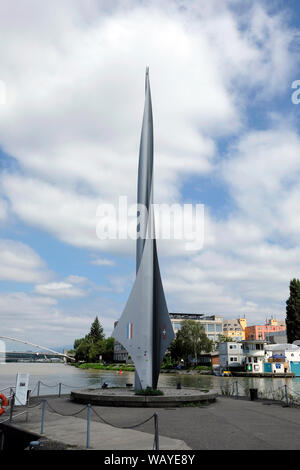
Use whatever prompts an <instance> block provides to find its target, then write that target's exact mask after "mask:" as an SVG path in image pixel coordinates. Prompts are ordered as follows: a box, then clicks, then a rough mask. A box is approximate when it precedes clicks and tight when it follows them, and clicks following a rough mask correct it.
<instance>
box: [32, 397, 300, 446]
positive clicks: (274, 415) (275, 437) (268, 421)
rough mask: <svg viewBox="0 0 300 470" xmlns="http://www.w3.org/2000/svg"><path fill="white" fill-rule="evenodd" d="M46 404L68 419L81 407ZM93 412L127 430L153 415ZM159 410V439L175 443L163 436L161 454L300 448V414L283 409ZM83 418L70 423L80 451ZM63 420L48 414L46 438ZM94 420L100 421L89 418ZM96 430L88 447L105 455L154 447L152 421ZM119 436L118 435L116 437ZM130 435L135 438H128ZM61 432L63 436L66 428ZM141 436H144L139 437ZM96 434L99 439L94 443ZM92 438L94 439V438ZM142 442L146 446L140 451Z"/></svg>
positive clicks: (242, 404)
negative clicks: (168, 451)
mask: <svg viewBox="0 0 300 470" xmlns="http://www.w3.org/2000/svg"><path fill="white" fill-rule="evenodd" d="M48 400H49V403H50V404H51V405H52V406H53V407H55V409H57V410H58V411H61V412H62V413H64V414H71V413H74V412H76V411H78V410H80V409H81V408H82V405H80V404H76V403H72V402H70V401H69V400H68V399H67V398H65V397H64V398H60V399H58V398H50V399H48ZM95 409H96V410H97V412H98V413H99V414H100V415H101V416H102V417H103V418H104V419H105V420H107V421H109V422H110V423H114V424H116V425H119V426H130V425H133V424H135V423H138V422H141V421H143V420H144V419H146V418H147V417H149V416H151V414H152V413H153V412H154V411H155V409H151V408H147V409H144V408H118V407H95ZM157 411H158V415H159V433H160V436H165V437H167V438H171V439H173V440H175V441H169V442H168V441H167V440H165V441H164V440H163V438H162V437H161V438H160V441H161V444H162V446H163V447H164V448H165V449H166V448H169V449H171V448H172V447H171V446H172V445H174V446H175V448H178V449H179V448H181V449H183V448H191V449H195V450H196V449H199V450H202V449H209V450H217V449H219V450H221V449H226V450H234V449H236V450H238V449H241V450H281V449H282V450H293V449H297V450H299V449H300V409H296V408H286V407H283V406H281V405H276V404H271V405H270V404H267V402H261V401H256V402H251V401H248V400H242V399H241V400H236V399H232V398H225V397H218V399H217V401H216V403H213V404H210V405H207V406H202V407H183V408H169V409H163V408H162V409H159V410H157ZM84 414H85V412H83V413H82V414H80V415H79V416H80V418H81V419H80V418H76V417H73V418H72V429H73V431H74V435H76V434H77V440H78V439H79V441H80V442H81V444H83V446H84V444H85V436H84V431H85V426H86V425H85V421H84V418H85V416H84ZM30 416H31V417H30V419H29V427H32V425H33V424H34V425H35V427H36V429H38V428H39V422H40V416H41V410H40V409H37V408H36V409H33V410H31V412H30ZM64 420H66V418H59V419H58V418H57V415H54V414H52V413H49V412H47V416H46V423H45V430H46V434H47V432H50V428H51V435H53V436H56V439H57V438H58V432H57V430H58V427H60V426H61V429H63V424H62V423H63V421H64ZM92 420H93V421H97V420H98V418H97V417H96V415H94V414H93V413H92ZM23 421H24V420H23ZM54 421H57V424H58V422H59V421H60V423H61V424H60V425H59V426H58V427H57V428H56V429H57V430H56V431H55V424H54ZM98 421H99V420H98ZM47 423H48V424H47ZM70 423H71V421H70ZM76 423H78V424H76ZM79 423H80V425H79ZM95 426H96V423H93V426H92V429H91V442H92V445H93V446H96V448H102V449H107V450H109V449H111V448H112V447H108V446H109V445H110V444H111V443H112V442H113V446H114V447H113V448H114V449H120V450H121V449H138V448H139V449H144V448H148V449H149V448H150V449H151V448H152V443H153V420H151V421H150V422H148V423H146V424H144V425H142V426H141V427H139V428H137V429H138V431H137V430H135V431H131V432H129V431H124V430H118V429H116V428H112V427H110V426H107V425H101V426H102V428H101V429H100V428H98V431H96V430H95V429H96V428H95ZM79 428H80V429H81V431H82V432H80V429H79ZM47 430H48V431H47ZM73 431H72V433H73ZM120 431H122V433H121V432H120ZM141 431H142V432H141ZM70 432H71V431H70ZM118 432H120V434H119V435H118ZM132 432H134V433H137V434H131V433H132ZM60 433H61V431H60ZM65 433H67V429H66V427H65ZM144 433H146V435H144V436H143V434H144ZM81 434H83V435H81ZM96 434H97V437H96V438H95V435H96ZM121 434H122V436H121ZM93 435H94V437H92V436H93ZM78 436H80V438H79V437H78ZM110 436H111V438H110ZM93 439H94V440H93ZM149 440H150V442H149ZM146 441H147V444H146V447H143V446H145V442H146ZM182 441H183V442H184V443H185V444H186V446H185V445H184V444H183V442H182ZM168 445H169V446H170V447H168ZM99 446H100V447H99ZM166 446H167V447H166ZM176 446H177V447H176ZM173 448H174V447H173Z"/></svg>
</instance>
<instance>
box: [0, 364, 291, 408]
mask: <svg viewBox="0 0 300 470" xmlns="http://www.w3.org/2000/svg"><path fill="white" fill-rule="evenodd" d="M18 372H20V373H25V372H26V373H28V374H29V375H30V381H29V385H30V386H29V388H30V389H31V390H32V391H33V395H36V393H37V383H38V381H41V384H40V395H50V394H51V395H52V394H57V393H58V389H59V386H58V384H59V383H61V384H62V386H61V392H62V393H69V392H70V390H72V388H74V389H76V388H81V387H82V388H84V387H92V388H97V387H100V386H101V385H102V384H103V383H104V382H105V383H107V384H108V386H113V387H116V386H124V387H125V385H126V384H127V383H134V373H133V372H123V373H122V374H120V373H118V372H115V371H103V370H93V369H88V370H86V369H78V368H76V367H74V366H70V365H64V364H55V363H54V364H48V363H20V362H19V363H6V364H0V391H1V390H3V389H5V388H6V387H11V386H15V384H16V375H17V373H18ZM179 381H180V382H181V385H182V387H192V388H200V389H208V390H212V389H213V390H216V391H217V392H219V393H221V392H222V390H223V392H225V393H226V392H229V393H232V392H233V393H234V394H235V393H236V389H237V388H238V393H239V395H247V394H248V393H249V388H257V389H258V392H259V394H261V396H264V397H266V398H278V397H280V396H281V395H282V396H283V393H284V385H287V390H288V393H289V394H290V395H293V396H294V397H295V398H296V399H297V398H298V399H300V377H296V378H293V379H292V378H287V379H283V378H271V377H268V378H255V377H253V378H252V377H250V378H249V377H239V378H236V377H216V376H213V375H200V374H182V373H181V374H180V373H161V374H160V378H159V382H158V387H176V385H177V383H178V382H179ZM275 395H276V396H275Z"/></svg>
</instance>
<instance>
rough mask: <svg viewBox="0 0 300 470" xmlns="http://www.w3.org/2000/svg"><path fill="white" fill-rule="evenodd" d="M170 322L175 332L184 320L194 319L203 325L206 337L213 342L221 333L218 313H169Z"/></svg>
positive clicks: (221, 322) (221, 327)
mask: <svg viewBox="0 0 300 470" xmlns="http://www.w3.org/2000/svg"><path fill="white" fill-rule="evenodd" d="M170 319H171V323H172V325H173V329H174V333H175V334H176V333H177V331H178V330H180V328H181V326H182V322H183V321H184V320H194V321H197V322H199V323H200V324H201V325H203V327H204V330H205V333H206V335H207V336H208V339H210V340H212V341H213V342H217V341H219V336H220V335H223V317H221V316H219V315H204V314H203V313H170Z"/></svg>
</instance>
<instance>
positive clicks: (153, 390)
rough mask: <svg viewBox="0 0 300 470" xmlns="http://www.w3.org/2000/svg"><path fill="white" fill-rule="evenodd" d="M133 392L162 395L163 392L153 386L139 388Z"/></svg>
mask: <svg viewBox="0 0 300 470" xmlns="http://www.w3.org/2000/svg"><path fill="white" fill-rule="evenodd" d="M135 394H136V395H147V396H149V395H152V396H153V395H163V394H164V392H162V391H161V390H158V389H154V388H151V387H147V388H145V389H143V388H142V389H141V390H136V391H135Z"/></svg>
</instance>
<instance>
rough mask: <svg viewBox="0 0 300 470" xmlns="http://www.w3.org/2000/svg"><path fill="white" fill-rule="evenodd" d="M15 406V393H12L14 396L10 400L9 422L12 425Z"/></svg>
mask: <svg viewBox="0 0 300 470" xmlns="http://www.w3.org/2000/svg"><path fill="white" fill-rule="evenodd" d="M14 405H15V394H14V392H12V395H11V398H10V409H9V422H10V423H12V419H13V412H14Z"/></svg>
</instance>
